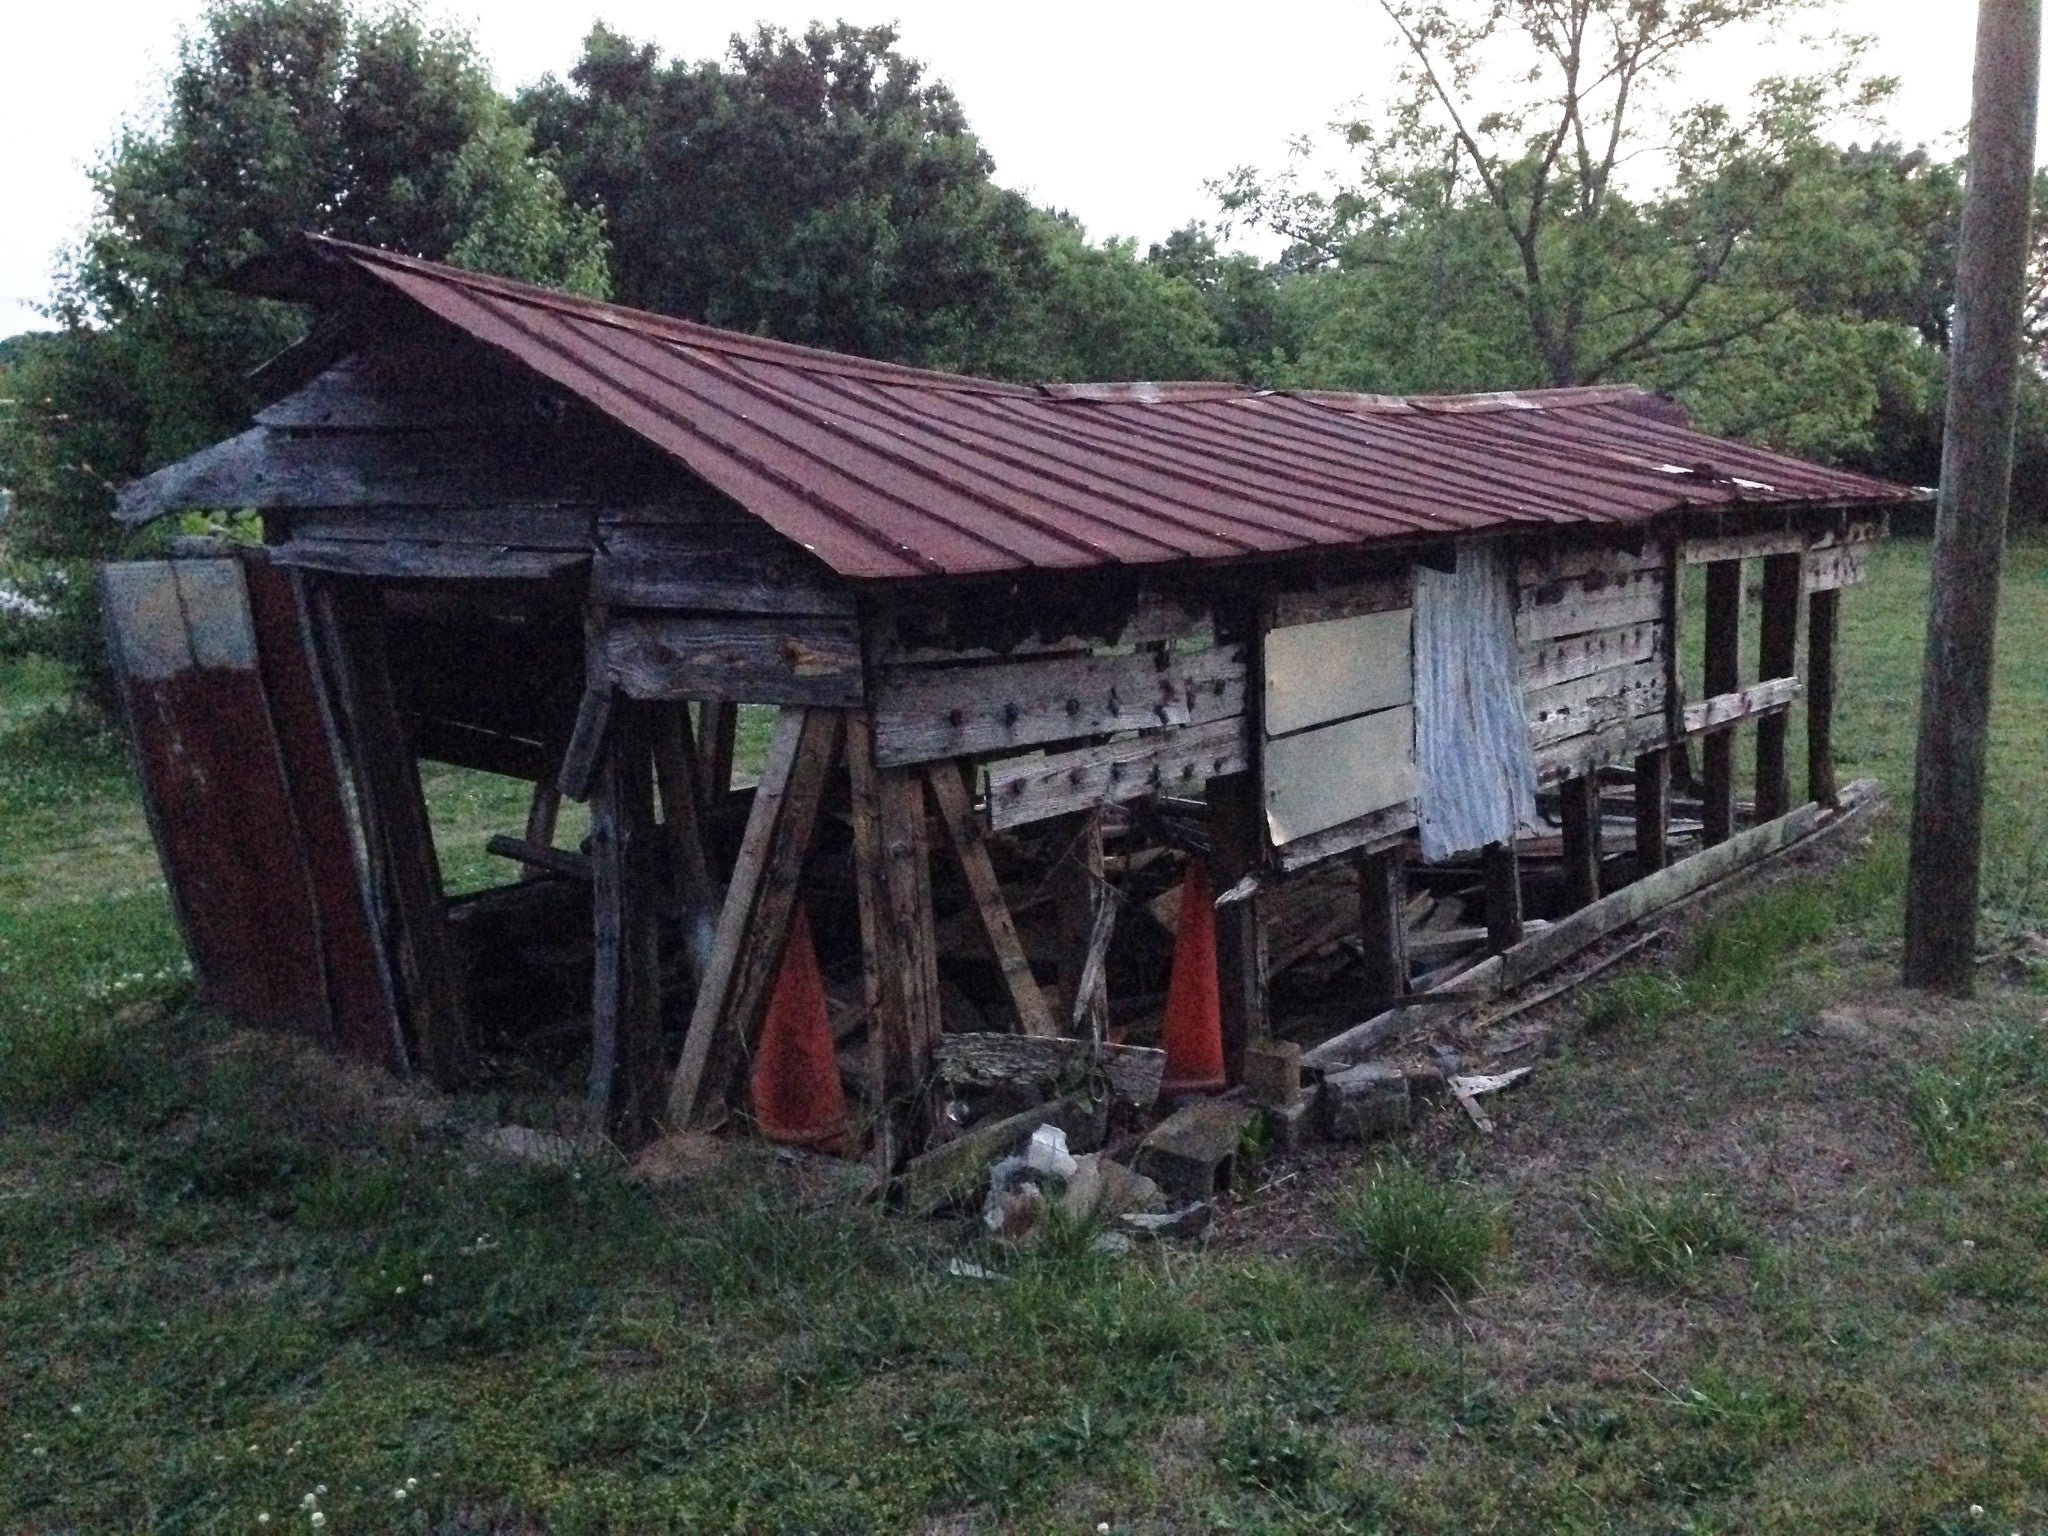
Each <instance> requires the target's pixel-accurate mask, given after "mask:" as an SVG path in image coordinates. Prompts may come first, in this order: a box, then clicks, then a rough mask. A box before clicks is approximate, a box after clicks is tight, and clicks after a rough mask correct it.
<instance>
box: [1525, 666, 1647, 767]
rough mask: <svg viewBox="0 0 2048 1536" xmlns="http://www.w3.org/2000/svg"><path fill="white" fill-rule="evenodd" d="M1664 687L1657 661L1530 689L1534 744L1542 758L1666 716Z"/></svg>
mask: <svg viewBox="0 0 2048 1536" xmlns="http://www.w3.org/2000/svg"><path fill="white" fill-rule="evenodd" d="M1665 687H1666V680H1665V676H1664V663H1663V660H1662V658H1661V657H1653V658H1651V659H1650V660H1647V661H1639V662H1635V663H1632V664H1630V665H1627V666H1620V667H1614V668H1611V669H1609V670H1608V671H1605V672H1593V673H1588V674H1586V675H1584V676H1582V677H1578V678H1574V679H1573V680H1571V681H1570V682H1565V683H1555V684H1552V685H1551V686H1550V687H1547V688H1533V689H1530V688H1525V691H1524V693H1523V708H1524V710H1525V712H1526V713H1527V715H1528V717H1529V740H1530V744H1531V745H1532V746H1533V747H1534V748H1535V749H1536V750H1537V751H1539V752H1540V751H1541V750H1542V749H1543V748H1545V747H1548V746H1552V745H1554V744H1556V743H1557V742H1560V741H1564V740H1567V739H1568V738H1570V737H1573V736H1584V735H1587V734H1589V733H1591V732H1594V731H1602V730H1606V729H1607V728H1608V727H1609V726H1613V725H1618V724H1620V723H1622V722H1623V721H1627V720H1634V719H1637V718H1639V717H1641V716H1643V715H1655V714H1661V713H1662V712H1663V709H1664V694H1665Z"/></svg>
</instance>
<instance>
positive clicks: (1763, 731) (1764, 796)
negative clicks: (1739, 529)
mask: <svg viewBox="0 0 2048 1536" xmlns="http://www.w3.org/2000/svg"><path fill="white" fill-rule="evenodd" d="M1805 586H1806V556H1805V555H1804V554H1789V555H1771V556H1768V557H1766V559H1765V560H1764V593H1763V615H1762V623H1761V627H1760V634H1759V640H1758V645H1757V669H1756V672H1757V680H1758V681H1759V682H1761V681H1763V680H1764V679H1765V678H1771V677H1791V676H1793V675H1794V674H1795V673H1797V672H1798V670H1799V598H1800V594H1801V593H1802V592H1803V591H1804V589H1805ZM1791 722H1792V716H1791V713H1790V711H1789V710H1784V709H1776V710H1772V711H1771V712H1770V713H1769V714H1767V715H1763V716H1761V717H1760V718H1759V719H1758V720H1757V723H1756V819H1757V820H1758V821H1760V822H1762V821H1775V820H1777V819H1778V818H1779V817H1780V816H1782V815H1784V814H1785V813H1786V812H1787V811H1789V810H1791V809H1792V787H1791V775H1790V773H1789V771H1788V769H1787V765H1786V754H1785V738H1786V734H1787V728H1788V727H1789V726H1790V725H1791Z"/></svg>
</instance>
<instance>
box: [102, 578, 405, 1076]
mask: <svg viewBox="0 0 2048 1536" xmlns="http://www.w3.org/2000/svg"><path fill="white" fill-rule="evenodd" d="M101 583H102V591H103V593H104V596H105V600H106V613H107V626H108V635H109V640H110V642H111V646H112V650H113V655H114V661H115V670H116V673H117V676H118V677H119V681H120V688H121V697H122V703H123V705H124V708H125V712H126V715H127V719H128V726H129V734H130V738H131V741H132V742H133V745H134V751H135V760H136V765H137V769H138V773H139V776H140V778H141V781H142V789H143V800H144V804H145V806H146V807H147V809H148V813H149V820H150V829H151V831H152V833H153V834H154V836H155V839H156V844H157V852H158V856H159V858H160V859H161V861H162V864H163V868H164V875H165V879H166V881H167V883H168V884H169V886H170V890H171V896H172V903H173V906H174V907H175V909H176V911H177V914H178V920H179V924H180V926H181V927H182V929H183V931H184V935H185V942H186V947H187V949H188V951H189V952H190V954H191V957H192V965H193V970H194V972H195V973H196V975H197V977H198V981H199V990H200V995H201V996H202V997H203V998H204V999H205V1000H206V1001H207V1002H209V1003H210V1004H212V1005H214V1006H215V1007H218V1008H220V1009H221V1010H222V1011H224V1012H226V1013H229V1014H231V1015H233V1016H234V1017H235V1018H237V1019H239V1020H241V1021H242V1022H244V1023H248V1024H254V1025H259V1026H264V1027H269V1028H283V1029H288V1030H291V1031H292V1032H294V1033H298V1034H302V1035H306V1036H308V1037H311V1038H313V1039H317V1040H322V1041H330V1042H333V1043H335V1044H337V1045H339V1046H340V1047H341V1048H342V1049H344V1050H346V1051H348V1052H350V1053H351V1054H353V1055H356V1056H359V1057H361V1058H363V1059H365V1060H369V1061H373V1062H377V1063H379V1064H380V1065H385V1066H391V1067H394V1068H398V1067H403V1066H404V1063H405V1057H404V1048H403V1044H402V1041H401V1040H400V1037H399V1033H398V1024H397V1015H396V1013H395V1011H394V1009H393V1006H392V999H391V993H390V986H389V981H388V978H387V975H386V973H385V970H384V966H383V959H382V954H381V951H380V949H379V947H378V944H377V941H376V938H375V936H374V933H373V931H372V928H371V925H370V919H369V915H368V912H367V909H366V908H365V905H364V895H363V884H362V876H361V868H360V865H359V863H358V859H357V855H356V848H355V842H354V837H353V833H352V831H351V829H350V825H349V821H348V812H347V806H346V803H345V801H344V799H343V796H342V789H341V781H340V776H339V770H338V768H337V765H336V763H335V759H334V755H333V748H332V745H331V741H332V738H331V736H330V734H329V732H328V728H327V724H326V721H325V718H324V716H323V713H322V707H321V703H320V694H319V691H318V688H317V686H316V683H315V681H314V678H313V675H312V672H311V669H310V664H309V662H308V660H307V656H306V649H305V644H304V632H303V628H302V618H301V606H300V599H299V595H298V592H297V590H296V589H295V588H294V586H293V584H292V579H291V577H290V575H289V574H288V573H287V572H285V571H283V570H280V569H273V568H271V567H269V566H267V565H265V564H262V563H260V562H259V563H249V564H245V563H244V562H242V561H240V560H175V561H138V562H130V563H122V564H114V565H108V566H106V567H104V568H103V571H102V575H101Z"/></svg>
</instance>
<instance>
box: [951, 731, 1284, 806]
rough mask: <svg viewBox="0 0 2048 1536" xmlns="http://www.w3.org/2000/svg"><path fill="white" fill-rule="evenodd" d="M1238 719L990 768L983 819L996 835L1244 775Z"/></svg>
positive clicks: (1244, 744)
mask: <svg viewBox="0 0 2048 1536" xmlns="http://www.w3.org/2000/svg"><path fill="white" fill-rule="evenodd" d="M1248 753H1249V732H1248V729H1247V727H1246V723H1245V717H1243V716H1238V717H1237V718H1235V719H1230V720H1214V721H1210V722H1209V723H1207V724H1205V725H1193V726H1180V727H1176V728H1171V729H1167V730H1159V731H1146V732H1143V733H1142V734H1140V735H1138V736H1135V737H1132V738H1130V739H1129V740H1124V741H1112V742H1105V743H1103V744H1102V745H1100V746H1091V747H1077V748H1075V749H1074V750H1073V751H1071V752H1057V753H1050V754H1048V755H1046V756H1044V757H1022V758H1018V759H1016V760H1014V761H1012V762H1007V763H998V764H996V765H995V766H994V767H992V768H990V769H989V771H988V818H989V824H990V825H991V826H993V827H996V828H999V829H1000V828H1003V827H1015V826H1022V825H1024V824H1025V823H1027V822H1032V821H1044V820H1046V819H1048V818H1050V817H1054V816H1064V815H1072V814H1077V813H1081V812H1085V811H1088V810H1090V809H1092V808H1094V807H1097V806H1103V805H1109V804H1112V803H1115V802H1118V801H1123V800H1136V799H1138V798H1140V797H1141V796H1144V795H1150V794H1160V793H1174V792H1180V793H1192V792H1193V791H1194V790H1196V789H1197V788H1199V787H1200V786H1201V785H1202V784H1203V783H1204V782H1205V781H1207V780H1209V779H1213V778H1218V777H1220V776H1222V775H1224V774H1231V773H1241V772H1243V771H1244V768H1245V765H1246V762H1247V760H1248Z"/></svg>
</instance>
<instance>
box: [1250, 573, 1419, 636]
mask: <svg viewBox="0 0 2048 1536" xmlns="http://www.w3.org/2000/svg"><path fill="white" fill-rule="evenodd" d="M1414 604H1415V581H1414V577H1413V576H1412V575H1411V574H1410V573H1409V572H1408V571H1406V570H1401V571H1396V572H1393V573H1390V574H1388V575H1384V576H1369V577H1366V578H1364V579H1363V580H1359V581H1347V582H1340V583H1337V584H1335V585H1332V586H1327V587H1320V588H1316V589H1314V590H1311V591H1298V592H1276V593H1274V594H1273V596H1272V598H1271V599H1270V606H1269V610H1268V614H1267V622H1268V623H1269V624H1270V625H1271V627H1272V628H1274V629H1290V628H1292V627H1293V626H1295V625H1297V624H1315V623H1319V622H1322V621H1324V620H1329V619H1348V618H1351V617H1354V616H1355V615H1358V614H1365V613H1383V612H1385V611H1386V610H1388V609H1390V608H1411V607H1413V606H1414Z"/></svg>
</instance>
